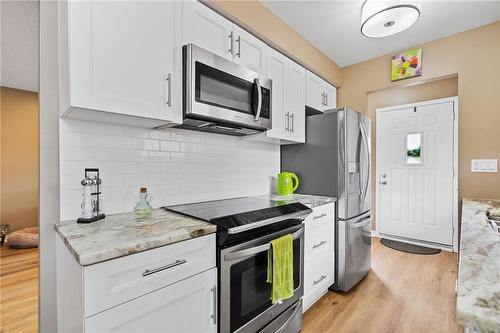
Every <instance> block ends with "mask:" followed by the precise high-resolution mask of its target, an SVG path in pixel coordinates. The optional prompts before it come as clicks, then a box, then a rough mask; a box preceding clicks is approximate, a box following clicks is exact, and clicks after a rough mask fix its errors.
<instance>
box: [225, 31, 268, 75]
mask: <svg viewBox="0 0 500 333" xmlns="http://www.w3.org/2000/svg"><path fill="white" fill-rule="evenodd" d="M233 31H234V34H233V38H234V44H233V45H234V51H233V53H234V62H236V63H239V64H241V65H242V66H243V67H246V68H248V69H251V70H253V71H255V72H257V73H259V74H262V75H263V76H267V55H268V49H269V47H268V46H267V45H266V44H265V43H264V42H263V41H261V40H260V39H258V38H257V37H255V36H253V35H251V34H249V33H248V32H247V31H246V30H243V29H242V28H240V27H238V26H237V25H234V29H233Z"/></svg>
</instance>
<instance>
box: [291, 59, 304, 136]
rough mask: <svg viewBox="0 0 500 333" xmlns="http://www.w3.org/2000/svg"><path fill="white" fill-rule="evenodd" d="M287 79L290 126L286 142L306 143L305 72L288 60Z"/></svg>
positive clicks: (302, 68)
mask: <svg viewBox="0 0 500 333" xmlns="http://www.w3.org/2000/svg"><path fill="white" fill-rule="evenodd" d="M288 73H289V77H288V110H287V112H290V124H289V128H288V131H287V134H288V140H290V141H294V142H305V141H306V96H305V94H306V70H305V68H304V67H302V66H300V65H299V64H297V63H295V62H293V61H291V60H290V62H289V70H288Z"/></svg>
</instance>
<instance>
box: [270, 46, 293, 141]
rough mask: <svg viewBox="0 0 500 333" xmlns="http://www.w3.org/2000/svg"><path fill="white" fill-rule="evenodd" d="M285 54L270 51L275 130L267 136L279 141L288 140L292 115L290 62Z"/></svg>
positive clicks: (272, 107)
mask: <svg viewBox="0 0 500 333" xmlns="http://www.w3.org/2000/svg"><path fill="white" fill-rule="evenodd" d="M289 61H290V60H289V59H288V58H287V57H285V56H284V55H283V54H281V53H279V52H278V51H275V50H273V49H269V58H268V69H269V71H268V77H269V78H270V79H271V80H273V89H272V96H271V104H272V105H271V112H272V120H273V128H272V129H271V130H269V131H267V136H268V137H272V138H277V139H286V138H287V137H286V132H288V129H289V121H290V113H289V112H288V113H287V111H286V110H287V107H288V93H287V92H288V83H287V82H288V62H289Z"/></svg>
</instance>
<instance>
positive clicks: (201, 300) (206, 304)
mask: <svg viewBox="0 0 500 333" xmlns="http://www.w3.org/2000/svg"><path fill="white" fill-rule="evenodd" d="M216 286H217V269H216V268H213V269H211V270H208V271H205V272H203V273H200V274H198V275H195V276H192V277H190V278H188V279H185V280H182V281H180V282H178V283H175V284H173V285H171V286H168V287H165V288H162V289H160V290H157V291H155V292H153V293H150V294H147V295H145V296H142V297H139V298H136V299H134V300H132V301H130V302H127V303H125V304H122V305H119V306H117V307H114V308H112V309H109V310H106V311H104V312H101V313H99V314H96V315H95V316H92V317H90V318H87V319H86V320H85V332H86V333H107V332H129V333H131V332H190V333H215V332H217V317H216V315H217V312H216V308H215V307H216V306H217V289H216Z"/></svg>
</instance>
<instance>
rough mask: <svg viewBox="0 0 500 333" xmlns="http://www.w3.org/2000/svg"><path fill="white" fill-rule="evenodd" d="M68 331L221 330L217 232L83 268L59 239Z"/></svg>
mask: <svg viewBox="0 0 500 333" xmlns="http://www.w3.org/2000/svg"><path fill="white" fill-rule="evenodd" d="M56 254H57V256H56V260H57V266H56V270H57V287H58V291H57V328H58V332H64V333H70V332H71V333H73V332H74V333H82V332H86V333H105V332H114V333H134V332H147V333H153V332H168V333H188V332H189V333H205V332H208V333H210V332H214V333H215V332H217V320H218V318H217V267H216V259H215V257H216V248H215V234H211V235H207V236H202V237H197V238H193V239H189V240H185V241H182V242H178V243H174V244H170V245H166V246H161V247H158V248H154V249H151V250H147V251H143V252H139V253H135V254H131V255H128V256H124V257H120V258H116V259H111V260H108V261H104V262H100V263H96V264H93V265H89V266H81V265H80V264H79V263H78V262H77V261H76V259H75V257H74V256H73V254H72V253H71V252H70V251H69V250H68V248H67V247H66V245H65V244H64V243H63V241H62V240H61V239H60V238H59V237H57V238H56Z"/></svg>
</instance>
